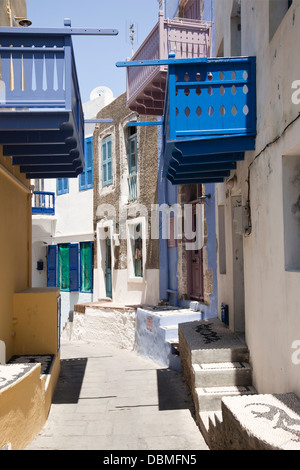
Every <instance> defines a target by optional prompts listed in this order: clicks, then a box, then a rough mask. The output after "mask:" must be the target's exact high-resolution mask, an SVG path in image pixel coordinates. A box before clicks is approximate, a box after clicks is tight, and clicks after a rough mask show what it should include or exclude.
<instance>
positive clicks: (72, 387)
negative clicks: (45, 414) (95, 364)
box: [52, 357, 88, 404]
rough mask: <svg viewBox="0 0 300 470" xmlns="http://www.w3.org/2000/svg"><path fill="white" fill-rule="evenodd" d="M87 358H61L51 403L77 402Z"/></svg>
mask: <svg viewBox="0 0 300 470" xmlns="http://www.w3.org/2000/svg"><path fill="white" fill-rule="evenodd" d="M87 361H88V360H87V358H85V357H84V358H79V359H62V360H61V361H60V374H59V378H58V381H57V385H56V388H55V392H54V395H53V399H52V403H54V404H61V403H77V402H78V399H79V394H80V390H81V386H82V382H83V377H84V373H85V368H86V364H87Z"/></svg>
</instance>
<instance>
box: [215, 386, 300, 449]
mask: <svg viewBox="0 0 300 470" xmlns="http://www.w3.org/2000/svg"><path fill="white" fill-rule="evenodd" d="M222 416H223V425H222V426H223V427H222V435H223V436H224V438H223V442H222V443H221V442H220V436H219V435H218V438H217V439H214V438H213V436H211V443H210V444H211V448H212V449H216V448H219V449H220V446H221V448H222V449H226V450H300V400H299V398H298V397H297V395H295V394H294V393H287V394H282V395H277V394H274V395H272V394H266V395H259V394H258V395H247V396H239V397H225V398H223V400H222Z"/></svg>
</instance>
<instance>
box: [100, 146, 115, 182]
mask: <svg viewBox="0 0 300 470" xmlns="http://www.w3.org/2000/svg"><path fill="white" fill-rule="evenodd" d="M112 181H113V171H112V144H111V137H107V138H106V139H104V140H103V142H102V186H107V185H108V184H111V183H112Z"/></svg>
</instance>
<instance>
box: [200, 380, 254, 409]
mask: <svg viewBox="0 0 300 470" xmlns="http://www.w3.org/2000/svg"><path fill="white" fill-rule="evenodd" d="M256 393H257V392H256V390H255V388H254V387H253V386H252V385H246V386H223V387H222V386H221V387H201V388H200V387H197V388H195V394H196V399H197V405H198V406H197V408H198V411H199V412H200V413H201V412H203V411H219V410H221V401H222V398H223V397H226V396H239V395H253V394H256Z"/></svg>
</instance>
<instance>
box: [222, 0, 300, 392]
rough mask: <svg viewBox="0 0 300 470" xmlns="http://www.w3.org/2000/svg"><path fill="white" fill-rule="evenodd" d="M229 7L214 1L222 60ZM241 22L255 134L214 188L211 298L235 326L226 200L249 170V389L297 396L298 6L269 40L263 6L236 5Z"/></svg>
mask: <svg viewBox="0 0 300 470" xmlns="http://www.w3.org/2000/svg"><path fill="white" fill-rule="evenodd" d="M232 6H233V2H232V0H216V51H218V50H222V49H223V50H224V56H230V53H231V42H230V39H231V37H230V15H231V11H232ZM241 19H242V30H241V39H242V41H241V47H242V55H253V56H256V57H257V77H256V78H257V129H258V135H257V138H256V149H255V151H253V152H247V153H246V156H245V162H240V163H238V166H237V170H236V181H235V182H234V184H233V186H232V187H231V186H230V185H228V184H227V185H226V184H225V185H217V190H216V208H217V211H218V206H219V205H224V206H225V225H226V234H225V236H226V267H227V270H226V274H220V270H219V269H218V272H219V275H218V288H219V296H218V297H219V302H226V303H228V305H229V312H230V321H231V324H230V327H231V328H233V329H235V316H236V312H235V309H234V300H233V297H234V290H235V285H234V282H233V258H234V255H235V253H234V251H233V245H232V236H233V234H232V210H231V202H232V196H235V195H239V196H240V197H241V201H242V204H243V205H246V203H247V199H248V184H247V179H248V171H249V175H250V206H251V216H252V217H251V222H252V232H251V234H250V235H249V236H248V237H245V236H244V237H243V258H244V269H243V271H244V284H245V289H244V296H245V300H244V311H245V333H246V341H247V344H248V347H249V350H250V357H251V362H252V365H253V379H254V385H255V386H256V388H257V390H258V392H260V393H284V392H289V391H293V392H295V393H296V394H298V395H300V360H299V359H300V354H299V345H300V296H299V292H300V263H298V260H299V239H300V217H299V216H300V212H299V208H297V194H298V196H299V194H300V178H299V177H300V119H297V117H298V113H299V111H300V105H299V104H298V105H296V104H294V103H293V102H292V99H291V97H292V93H293V92H294V90H293V89H292V87H291V85H292V82H293V81H295V80H300V62H299V61H298V60H296V58H297V56H298V45H299V41H300V2H299V0H294V2H293V4H292V6H291V8H290V9H289V10H288V12H287V13H286V15H285V16H284V18H283V20H282V22H281V24H280V26H279V28H278V29H277V31H276V32H275V34H274V36H273V38H272V39H271V40H270V39H269V28H268V24H269V1H267V0H265V1H261V0H247V1H246V0H241ZM222 41H223V46H222ZM294 120H295V122H293V121H294ZM292 122H293V123H292ZM289 156H294V157H295V159H296V160H294V162H292V160H291V159H289ZM291 185H293V186H294V187H293V189H291ZM292 211H294V212H293V214H291V212H292ZM216 214H218V212H217V213H216ZM291 232H294V236H292V237H291V236H290V235H291ZM217 234H218V217H217ZM288 237H290V238H288ZM287 240H290V241H289V242H288V241H287ZM293 244H294V246H291V245H293ZM218 246H220V240H218ZM287 246H288V249H287ZM293 252H294V255H295V257H297V258H298V260H297V261H296V263H294V266H293V267H292V269H291V261H287V256H289V257H290V259H291V258H293V256H292V253H293ZM218 268H219V267H218ZM297 347H298V353H297V349H296V348H297Z"/></svg>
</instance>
